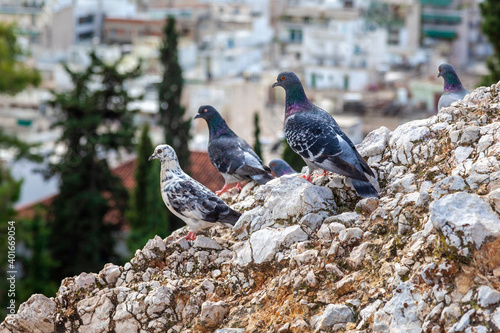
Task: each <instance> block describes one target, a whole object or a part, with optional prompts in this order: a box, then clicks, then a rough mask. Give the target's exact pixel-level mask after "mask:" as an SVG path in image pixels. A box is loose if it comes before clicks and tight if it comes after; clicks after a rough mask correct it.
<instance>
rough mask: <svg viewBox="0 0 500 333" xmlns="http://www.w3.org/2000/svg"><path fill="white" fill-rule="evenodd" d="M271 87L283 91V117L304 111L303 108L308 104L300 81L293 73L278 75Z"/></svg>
mask: <svg viewBox="0 0 500 333" xmlns="http://www.w3.org/2000/svg"><path fill="white" fill-rule="evenodd" d="M273 87H283V89H285V92H286V101H285V103H286V108H285V117H288V116H289V115H291V114H293V113H295V112H300V110H304V106H307V105H309V104H310V102H309V100H308V99H307V96H306V93H305V92H304V87H302V83H301V82H300V79H299V78H298V76H297V75H295V73H293V72H281V73H279V74H278V78H277V80H276V82H275V83H274V84H273Z"/></svg>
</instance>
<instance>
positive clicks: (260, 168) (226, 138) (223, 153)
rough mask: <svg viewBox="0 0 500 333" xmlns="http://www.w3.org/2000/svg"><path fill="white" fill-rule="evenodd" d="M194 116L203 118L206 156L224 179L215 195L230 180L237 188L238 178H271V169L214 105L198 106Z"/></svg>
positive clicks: (268, 179) (221, 191)
mask: <svg viewBox="0 0 500 333" xmlns="http://www.w3.org/2000/svg"><path fill="white" fill-rule="evenodd" d="M194 118H195V119H196V118H203V119H205V120H206V121H207V124H208V130H209V132H210V136H209V139H208V156H209V157H210V161H211V162H212V164H213V165H214V167H215V168H216V169H217V170H219V172H220V173H221V174H222V176H223V177H224V180H225V181H226V183H225V184H224V187H223V188H222V189H221V190H220V191H217V192H215V193H216V194H217V195H220V194H222V193H224V192H226V191H227V187H228V185H229V184H232V183H238V185H237V187H238V189H240V190H241V182H244V181H247V180H255V181H256V182H257V183H258V184H259V185H263V184H265V183H267V182H268V181H270V180H271V179H273V178H274V177H273V176H272V175H271V174H270V172H271V169H269V168H268V167H266V166H264V165H263V164H262V161H261V159H260V158H259V156H257V154H256V153H255V152H254V151H253V149H252V147H250V145H249V144H248V143H247V142H246V141H245V140H243V139H242V138H240V137H238V136H237V135H236V134H235V133H234V132H233V131H232V130H231V129H230V128H229V126H227V124H226V121H225V120H224V119H223V118H222V117H221V115H220V114H219V112H217V110H215V108H214V107H212V106H210V105H204V106H200V109H199V110H198V114H197V115H196V116H195V117H194Z"/></svg>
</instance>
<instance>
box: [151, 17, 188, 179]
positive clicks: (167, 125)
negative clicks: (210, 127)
mask: <svg viewBox="0 0 500 333" xmlns="http://www.w3.org/2000/svg"><path fill="white" fill-rule="evenodd" d="M177 38H178V36H177V32H176V30H175V19H174V18H173V17H169V18H168V19H167V23H166V25H165V27H164V29H163V42H162V45H161V47H160V61H161V63H162V65H163V68H164V70H163V79H162V82H161V83H160V85H159V87H158V88H159V90H158V98H159V105H160V110H159V112H160V121H161V124H162V126H163V129H164V131H165V143H166V144H169V145H170V146H172V148H174V150H175V152H176V153H177V157H178V159H179V163H180V165H181V168H182V169H183V170H184V171H185V172H188V171H189V170H187V167H188V163H189V147H188V142H189V139H190V135H189V129H190V128H191V120H190V119H187V120H186V119H185V109H184V107H182V106H181V95H182V88H183V81H182V69H181V66H180V65H179V61H178V57H177Z"/></svg>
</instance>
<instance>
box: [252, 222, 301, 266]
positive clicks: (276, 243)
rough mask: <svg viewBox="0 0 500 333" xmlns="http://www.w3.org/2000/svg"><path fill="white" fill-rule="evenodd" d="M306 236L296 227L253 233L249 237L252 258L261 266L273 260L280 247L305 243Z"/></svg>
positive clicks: (269, 229)
mask: <svg viewBox="0 0 500 333" xmlns="http://www.w3.org/2000/svg"><path fill="white" fill-rule="evenodd" d="M307 239H308V236H307V234H306V233H305V232H304V230H302V229H301V228H300V226H298V225H294V226H291V227H287V228H283V229H273V228H265V229H262V230H259V231H256V232H254V233H253V234H252V235H251V236H250V245H251V248H252V258H253V261H254V262H255V263H256V264H261V263H264V262H268V261H270V260H272V259H274V255H275V254H276V252H278V250H279V248H280V246H289V245H290V244H293V243H297V242H300V241H305V240H307Z"/></svg>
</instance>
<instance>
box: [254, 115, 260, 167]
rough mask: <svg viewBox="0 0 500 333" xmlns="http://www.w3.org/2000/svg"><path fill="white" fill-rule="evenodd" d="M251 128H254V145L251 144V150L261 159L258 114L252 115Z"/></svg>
mask: <svg viewBox="0 0 500 333" xmlns="http://www.w3.org/2000/svg"><path fill="white" fill-rule="evenodd" d="M253 126H254V132H253V135H254V138H255V139H254V140H255V141H254V144H253V150H254V151H255V153H256V154H257V156H259V157H260V159H262V144H261V143H260V125H259V113H258V112H255V113H254V115H253Z"/></svg>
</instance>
